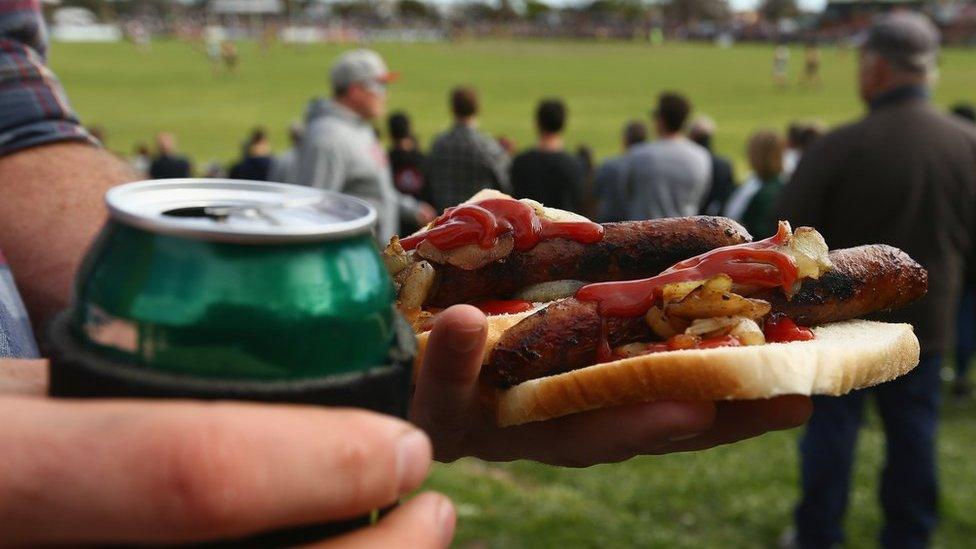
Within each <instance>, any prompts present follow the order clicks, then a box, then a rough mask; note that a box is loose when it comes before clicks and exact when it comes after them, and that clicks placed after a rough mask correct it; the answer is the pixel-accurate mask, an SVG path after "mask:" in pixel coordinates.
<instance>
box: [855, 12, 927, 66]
mask: <svg viewBox="0 0 976 549" xmlns="http://www.w3.org/2000/svg"><path fill="white" fill-rule="evenodd" d="M939 41H940V36H939V30H938V29H936V28H935V25H933V24H932V22H931V21H929V19H928V18H927V17H925V16H924V15H920V14H917V13H912V12H897V13H892V14H889V15H885V16H883V17H882V18H881V19H879V20H878V21H877V22H876V23H875V24H874V25H873V26H872V27H871V29H870V30H869V31H868V33H867V36H865V37H864V40H863V42H862V47H863V48H864V49H865V50H868V51H872V52H875V53H877V54H878V55H880V56H881V57H883V58H885V59H887V60H888V61H890V62H891V63H893V64H894V65H896V66H897V67H899V68H901V69H903V70H907V71H912V72H925V71H927V70H930V69H933V68H935V66H936V62H937V61H938V57H939Z"/></svg>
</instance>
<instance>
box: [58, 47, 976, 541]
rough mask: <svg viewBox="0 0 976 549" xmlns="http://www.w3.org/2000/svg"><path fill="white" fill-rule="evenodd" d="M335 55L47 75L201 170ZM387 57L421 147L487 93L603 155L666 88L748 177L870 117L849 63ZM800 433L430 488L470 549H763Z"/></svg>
mask: <svg viewBox="0 0 976 549" xmlns="http://www.w3.org/2000/svg"><path fill="white" fill-rule="evenodd" d="M341 49H343V48H342V47H340V46H326V45H317V46H310V47H303V48H293V47H286V46H282V45H277V46H274V47H272V49H271V50H270V51H267V52H260V51H258V49H257V47H256V46H255V45H253V44H242V45H241V58H242V62H241V66H240V70H239V72H238V73H237V74H214V73H213V72H212V71H211V68H210V66H209V64H208V62H207V60H206V58H205V56H204V54H203V52H202V50H201V49H200V48H198V47H193V46H190V45H187V44H181V43H176V42H160V43H154V44H153V46H152V49H151V51H149V52H145V53H140V52H138V51H136V50H135V49H134V48H132V47H131V46H128V45H121V44H119V45H96V44H91V45H67V44H55V45H54V47H53V48H52V52H51V61H52V65H53V67H54V69H55V70H56V71H57V73H58V74H59V75H60V76H61V78H62V80H63V82H64V84H65V87H66V89H67V91H68V94H69V97H70V98H71V100H72V102H73V104H74V106H75V107H76V109H77V110H78V112H79V113H80V115H81V117H82V119H83V120H84V121H85V122H86V123H88V124H98V125H101V126H103V127H104V128H105V129H106V130H107V132H108V144H109V146H110V147H111V148H113V149H114V150H117V151H120V152H123V153H128V152H129V151H130V150H131V147H132V145H133V144H134V143H135V142H137V141H149V140H150V139H151V137H152V135H153V133H154V132H156V131H159V130H171V131H175V132H176V133H177V134H178V136H179V137H180V140H181V142H182V145H183V148H184V150H185V151H187V152H188V153H190V154H191V155H192V156H193V157H194V158H195V159H196V160H197V164H198V166H200V165H202V164H203V163H204V162H206V161H209V160H211V159H219V160H221V161H224V162H226V161H228V160H230V159H231V158H233V157H234V156H236V155H237V150H238V147H239V143H240V142H241V140H242V139H243V138H244V135H245V134H246V132H247V131H248V130H249V129H250V128H251V127H252V126H254V125H257V124H263V125H267V126H268V127H269V128H270V129H271V130H272V132H273V137H274V139H275V145H276V148H278V149H281V148H284V143H285V140H284V127H285V126H286V125H287V123H288V122H289V121H291V120H295V119H298V118H299V117H300V116H301V113H302V111H303V109H304V105H305V103H306V101H307V100H308V98H309V97H311V96H313V95H316V94H322V93H325V91H326V86H325V74H326V71H327V67H328V64H329V61H330V59H331V58H332V57H333V56H334V55H335V54H336V53H337V52H339V51H340V50H341ZM376 49H378V50H379V51H380V52H381V53H383V55H384V56H385V57H386V58H387V59H388V61H389V64H390V65H391V67H393V68H394V69H396V70H398V71H400V72H401V73H402V74H403V79H402V81H401V82H399V83H397V84H395V85H394V87H393V88H392V92H391V108H392V109H397V108H403V109H406V110H407V111H408V112H409V113H410V114H411V115H412V116H413V117H414V121H415V125H416V131H417V133H418V134H419V135H420V137H421V139H422V141H423V142H424V143H427V142H428V141H429V139H430V138H432V137H433V135H435V133H436V132H437V131H439V130H440V129H442V128H444V127H445V126H446V125H447V124H448V123H449V119H448V115H447V109H446V94H447V90H448V89H449V88H450V87H451V86H453V85H455V84H458V83H468V84H472V85H475V86H476V87H477V88H479V89H480V90H481V93H482V103H483V112H484V115H483V127H484V128H485V129H486V130H487V131H489V132H491V133H492V134H505V135H508V136H511V137H514V138H515V139H516V140H517V141H518V142H519V144H520V145H528V144H530V143H531V140H532V126H531V113H532V109H533V106H534V104H535V102H536V101H537V100H538V99H539V98H541V97H544V96H549V95H559V96H562V97H564V98H565V99H566V100H567V102H568V104H569V106H570V112H571V118H570V128H569V132H568V135H567V140H568V142H569V143H570V144H571V145H573V146H575V145H577V144H581V143H586V144H589V145H590V146H592V147H593V148H594V149H595V151H596V152H597V154H598V155H599V156H600V157H606V156H609V155H612V154H616V152H617V150H618V148H619V145H618V142H619V137H618V135H619V131H620V128H621V126H622V124H623V123H624V121H626V120H628V119H631V118H646V116H647V112H648V110H649V109H650V108H651V105H652V102H653V98H654V96H655V95H656V94H657V93H658V92H659V91H661V90H665V89H673V90H681V91H683V92H686V93H687V94H688V95H689V96H690V97H691V99H692V101H693V102H694V103H695V105H696V106H697V108H698V110H699V111H700V112H705V113H708V114H709V115H711V116H712V117H714V118H715V119H716V120H717V121H718V124H719V135H718V138H717V141H716V145H717V148H718V149H719V151H721V152H722V153H724V154H728V155H730V156H733V157H734V158H735V159H736V161H737V164H738V165H739V168H740V172H743V173H744V165H743V162H742V149H743V144H744V142H745V139H746V138H747V136H748V135H749V133H750V132H752V131H753V130H755V129H757V128H760V127H773V128H784V126H785V124H786V123H787V122H789V121H790V120H794V119H818V120H821V121H823V122H826V123H829V124H835V123H838V122H840V121H843V120H847V119H851V118H854V117H856V116H857V115H858V114H859V113H860V112H861V111H862V107H861V106H860V104H859V102H858V101H857V98H856V95H855V92H854V63H855V54H854V53H852V52H849V51H840V50H832V49H828V50H825V51H824V52H823V59H824V62H823V80H824V84H823V87H822V88H820V89H802V88H800V87H798V86H796V85H794V86H791V88H790V89H787V90H777V89H775V88H774V86H773V84H772V81H771V76H770V65H771V60H772V50H771V49H770V48H768V47H760V46H748V45H747V46H736V47H734V48H732V49H728V50H721V49H717V48H715V47H712V46H707V45H668V46H665V47H662V48H658V49H651V48H648V47H646V46H643V45H638V44H623V43H608V44H595V43H587V44H583V43H552V42H547V43H533V42H490V43H486V42H472V43H461V44H420V45H400V44H396V45H394V44H379V45H377V46H376ZM801 62H802V51H800V50H799V49H794V51H793V61H792V67H791V68H792V71H793V74H792V78H793V81H794V82H795V81H796V79H797V68H798V67H799V66H800V64H801ZM941 80H942V81H941V83H940V85H939V87H938V88H937V92H936V101H937V102H938V103H939V104H940V105H943V106H944V105H947V104H951V103H953V102H955V101H958V100H969V101H974V100H976V91H974V90H976V52H973V51H962V50H953V51H948V52H946V54H945V55H944V58H943V64H942V79H941ZM906 130H908V129H906ZM741 174H742V173H740V175H741ZM974 417H976V405H973V404H968V405H962V406H960V405H951V404H947V405H946V407H945V413H944V415H943V423H942V430H941V433H940V442H939V459H940V476H941V480H942V483H943V493H942V498H941V506H942V523H941V526H940V529H939V532H938V536H937V539H936V544H937V546H941V547H963V546H967V545H969V544H971V543H972V540H973V539H974V537H976V518H974V516H973V515H972V509H973V508H974V507H976V496H974V495H973V491H972V489H971V486H972V485H973V484H974V483H976V459H974V458H976V444H974V442H973V441H974V438H973V425H974ZM796 436H797V433H773V434H769V435H766V436H764V437H761V438H758V439H754V440H750V441H747V442H744V443H740V444H737V445H734V446H731V447H724V448H718V449H715V450H711V451H708V452H702V453H697V454H687V455H674V456H664V457H657V458H639V459H634V460H631V461H628V462H626V463H623V464H617V465H606V466H600V467H593V468H590V469H585V470H569V469H558V468H553V467H546V466H541V465H537V464H532V463H521V462H520V463H512V464H501V465H499V464H485V463H482V462H479V461H476V460H462V461H460V462H458V463H455V464H452V465H440V466H437V467H435V468H434V471H433V474H432V477H431V480H430V481H429V482H428V486H429V487H430V488H432V489H437V490H442V491H444V492H446V493H447V494H449V495H450V496H451V497H453V498H454V500H455V502H456V503H457V505H458V509H459V512H460V515H461V520H460V525H459V530H458V538H457V539H458V543H457V544H458V545H459V546H462V547H467V546H473V547H480V546H488V547H500V548H501V547H505V548H508V547H559V548H563V547H648V546H650V547H702V546H704V547H769V546H772V545H773V544H774V542H775V539H776V538H777V536H778V535H779V534H780V532H781V531H782V529H783V528H785V527H786V526H787V525H788V524H789V522H790V512H791V508H792V505H793V503H794V500H795V498H796V496H797V492H798V491H797V466H796ZM582 443H585V442H584V441H581V444H582ZM883 445H884V438H883V435H882V431H881V427H880V424H879V421H878V418H877V415H875V414H871V415H870V416H869V419H868V421H867V423H866V428H865V429H864V431H863V432H862V436H861V439H860V443H859V447H858V462H857V469H856V472H855V475H854V477H855V478H854V483H853V487H852V494H851V502H850V511H849V514H848V520H847V525H848V534H849V542H850V543H849V544H850V546H852V547H869V546H873V545H875V541H874V540H875V534H876V531H877V530H878V528H879V525H880V520H881V519H880V511H879V509H878V505H877V502H876V495H875V494H876V488H877V474H878V471H879V470H880V467H881V466H882V459H883V458H882V456H883Z"/></svg>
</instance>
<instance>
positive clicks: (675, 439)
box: [668, 433, 701, 442]
mask: <svg viewBox="0 0 976 549" xmlns="http://www.w3.org/2000/svg"><path fill="white" fill-rule="evenodd" d="M697 436H701V433H686V434H683V435H676V436H673V437H671V438H669V439H668V442H681V441H683V440H690V439H693V438H695V437H697Z"/></svg>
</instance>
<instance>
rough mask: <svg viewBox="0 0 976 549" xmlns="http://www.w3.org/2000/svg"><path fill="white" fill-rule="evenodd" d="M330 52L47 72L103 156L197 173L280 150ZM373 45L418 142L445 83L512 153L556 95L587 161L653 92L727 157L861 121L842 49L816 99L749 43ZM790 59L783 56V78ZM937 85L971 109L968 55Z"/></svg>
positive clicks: (134, 62)
mask: <svg viewBox="0 0 976 549" xmlns="http://www.w3.org/2000/svg"><path fill="white" fill-rule="evenodd" d="M342 49H343V47H342V46H324V45H323V46H312V47H307V48H294V47H286V46H283V45H278V46H274V47H273V48H272V49H271V50H270V51H267V52H260V51H258V49H257V47H256V46H255V45H254V44H243V45H242V46H241V66H240V71H239V73H238V74H217V75H215V74H214V73H213V71H212V70H211V67H210V65H209V63H208V61H207V59H206V57H205V56H204V53H203V51H202V50H201V49H200V48H199V47H192V46H190V45H187V44H181V43H156V44H153V46H152V49H151V51H149V52H146V53H140V52H138V51H136V50H135V49H134V48H132V47H129V46H127V45H96V44H92V45H58V44H55V46H54V47H53V49H52V52H51V63H52V65H53V67H54V69H55V70H56V71H57V73H58V74H59V75H60V76H61V78H62V80H63V81H64V83H65V86H66V88H67V90H68V93H69V95H70V98H71V100H72V102H73V104H74V106H75V107H76V109H77V110H78V111H79V112H80V114H81V116H82V117H83V120H84V122H85V123H87V124H98V125H101V126H103V127H104V128H105V129H106V130H107V132H108V143H109V145H110V146H111V147H112V148H113V149H114V150H116V151H119V152H122V153H125V154H129V153H130V152H131V150H132V146H133V145H134V144H135V143H136V142H137V141H151V139H152V136H153V134H154V133H155V132H156V131H159V130H164V129H165V130H171V131H174V132H176V133H177V135H178V136H179V138H180V139H181V142H182V145H183V148H184V149H185V150H186V151H187V152H188V153H190V154H191V155H192V156H193V157H194V158H195V159H196V160H197V164H198V165H201V166H202V164H203V163H205V162H207V161H210V160H213V159H219V160H221V161H228V160H230V159H232V158H233V157H235V156H236V155H237V154H238V150H239V144H240V143H241V142H242V141H243V139H244V137H245V135H246V133H247V132H248V131H249V130H250V128H252V127H253V126H255V125H259V124H260V125H265V126H267V127H268V128H269V129H271V130H272V131H273V136H274V145H275V147H276V148H284V147H285V137H284V135H285V130H284V128H285V127H286V126H287V124H288V123H289V122H290V121H292V120H297V119H300V118H301V116H302V114H303V112H304V109H305V105H306V103H307V101H308V99H309V98H310V97H312V96H315V95H322V94H326V93H327V83H326V73H327V70H328V66H329V63H330V60H331V59H332V57H333V56H334V55H335V54H336V53H337V52H339V51H341V50H342ZM376 49H377V50H379V51H380V52H381V53H382V54H383V55H384V56H385V57H386V58H387V60H388V63H389V65H390V66H391V68H393V69H394V70H397V71H399V72H400V73H401V74H402V80H401V81H400V82H398V83H396V84H395V85H394V86H393V87H392V89H391V95H390V100H391V101H390V107H391V110H392V109H405V110H406V111H407V112H409V113H410V114H411V115H412V116H413V118H414V121H415V126H416V131H417V133H418V135H419V136H420V138H421V140H422V142H423V143H424V144H425V146H426V144H427V143H429V141H430V139H431V138H432V137H433V136H434V135H436V133H437V132H439V131H440V130H441V129H443V128H445V127H446V126H447V125H448V124H449V122H450V120H449V116H448V112H447V92H448V90H449V89H450V88H451V87H452V86H454V85H457V84H459V83H467V84H472V85H474V86H476V87H477V88H478V89H479V90H481V94H482V107H483V108H482V111H483V115H482V127H483V128H484V129H485V130H487V131H488V132H490V133H492V134H494V135H507V136H510V137H513V138H515V140H516V141H517V142H518V143H519V145H520V146H528V145H529V144H531V142H532V140H533V130H532V119H531V116H532V112H533V108H534V106H535V103H536V102H537V101H538V100H539V99H540V98H542V97H545V96H551V95H558V96H562V97H563V98H565V100H566V101H567V102H568V104H569V107H570V123H569V131H568V135H567V141H568V143H569V144H570V145H572V146H575V145H577V144H582V143H586V144H588V145H590V146H591V147H593V148H594V150H595V151H596V153H597V155H598V156H599V157H601V158H602V157H606V156H610V155H613V154H616V153H617V152H618V149H619V148H620V145H619V142H620V138H619V135H620V129H621V127H622V126H623V123H624V122H625V121H627V120H629V119H633V118H643V119H647V116H648V112H649V110H650V108H651V106H652V104H653V101H654V98H655V96H656V95H657V93H658V92H660V91H662V90H681V91H683V92H685V93H687V94H688V95H689V96H690V98H691V99H692V101H693V103H694V104H695V106H696V108H697V109H698V111H699V112H703V113H707V114H708V115H710V116H712V117H713V118H714V119H715V120H716V121H717V122H718V124H719V135H718V137H717V139H716V146H717V148H718V149H719V150H720V151H721V152H722V153H724V154H727V155H730V156H732V157H734V158H736V159H740V158H741V157H742V150H743V144H744V142H745V140H746V138H747V137H748V135H749V134H750V133H751V132H752V131H754V130H756V129H758V128H762V127H771V128H785V125H786V124H787V123H788V122H789V121H791V120H794V119H816V120H821V121H823V122H825V123H828V124H835V123H838V122H841V121H844V120H848V119H851V118H853V117H856V116H857V115H858V114H859V113H860V112H861V111H862V108H861V106H860V103H859V102H858V100H857V97H856V93H855V89H854V80H853V78H854V63H855V60H856V59H855V58H856V55H855V54H854V53H853V52H851V51H845V50H832V49H828V50H825V51H824V52H823V59H824V63H823V67H824V68H823V80H824V84H823V87H822V88H821V89H818V90H807V89H801V88H800V87H799V86H796V85H794V86H793V87H792V88H791V89H787V90H778V89H776V88H775V87H774V86H773V83H772V77H771V76H770V70H771V63H772V51H771V49H770V48H768V47H760V46H737V47H734V48H732V49H727V50H721V49H718V48H715V47H713V46H708V45H701V46H691V45H675V46H665V47H661V48H657V49H654V48H650V47H648V46H645V45H639V44H621V43H609V44H583V43H571V42H557V43H553V42H537V43H536V42H489V43H485V42H473V43H461V44H416V45H403V44H379V45H377V46H376ZM802 54H803V52H802V51H801V50H799V49H795V50H794V51H793V55H792V59H793V62H792V65H791V70H792V72H793V73H794V75H793V76H794V81H796V80H797V78H796V77H797V76H798V74H797V71H798V70H799V67H800V64H801V62H802ZM941 80H942V81H941V83H940V85H939V87H938V89H937V93H936V99H937V101H938V102H939V103H940V104H944V105H947V104H951V103H953V102H955V101H959V100H963V99H965V100H969V101H976V52H974V51H949V52H947V53H946V54H945V56H944V60H943V67H942V79H941ZM739 164H740V168H742V169H743V170H744V165H742V163H741V161H740V162H739ZM743 175H744V173H743Z"/></svg>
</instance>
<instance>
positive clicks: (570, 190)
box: [511, 99, 583, 213]
mask: <svg viewBox="0 0 976 549" xmlns="http://www.w3.org/2000/svg"><path fill="white" fill-rule="evenodd" d="M566 115H567V113H566V105H565V104H564V103H563V102H562V101H561V100H559V99H546V100H543V101H542V102H540V103H539V106H538V108H537V109H536V129H537V130H538V132H539V143H538V145H537V146H536V147H534V148H532V149H529V150H527V151H525V152H523V153H522V154H520V155H518V156H516V157H515V160H513V161H512V170H511V180H512V194H513V195H514V196H515V198H531V199H532V200H535V201H537V202H541V203H542V204H545V205H546V206H549V207H552V208H559V209H561V210H568V211H571V212H577V213H578V212H580V211H581V210H582V207H583V166H582V165H581V164H580V161H579V160H578V159H576V158H575V157H573V156H572V155H570V154H569V153H567V152H566V151H565V149H564V148H563V141H562V132H563V129H564V128H565V125H566Z"/></svg>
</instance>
